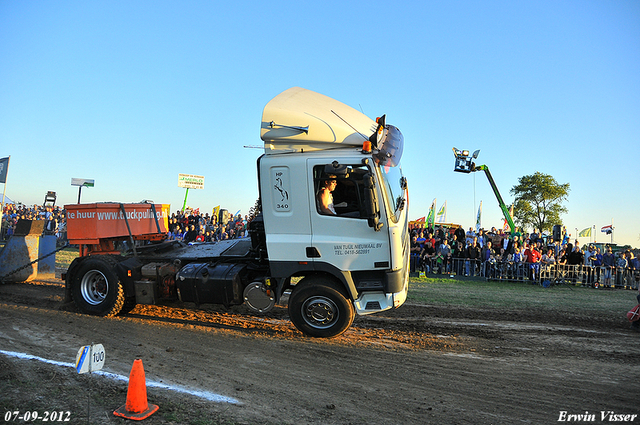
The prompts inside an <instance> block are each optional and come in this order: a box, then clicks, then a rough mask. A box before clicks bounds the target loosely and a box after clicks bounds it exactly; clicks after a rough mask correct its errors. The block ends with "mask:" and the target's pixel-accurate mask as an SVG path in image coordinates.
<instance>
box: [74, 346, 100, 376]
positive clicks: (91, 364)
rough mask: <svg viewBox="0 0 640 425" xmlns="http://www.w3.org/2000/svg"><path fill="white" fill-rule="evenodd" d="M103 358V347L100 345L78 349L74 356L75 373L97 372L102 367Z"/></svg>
mask: <svg viewBox="0 0 640 425" xmlns="http://www.w3.org/2000/svg"><path fill="white" fill-rule="evenodd" d="M104 357H105V356H104V346H103V345H102V344H95V345H85V346H84V347H80V350H78V355H77V356H76V371H77V372H78V373H87V372H89V373H91V372H95V371H98V370H100V369H102V366H104Z"/></svg>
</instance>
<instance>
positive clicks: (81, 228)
mask: <svg viewBox="0 0 640 425" xmlns="http://www.w3.org/2000/svg"><path fill="white" fill-rule="evenodd" d="M169 207H170V206H169V205H168V204H150V203H144V204H119V203H115V202H105V203H94V204H71V205H65V206H64V208H65V210H66V211H67V239H68V240H69V243H70V244H74V245H79V246H80V255H81V256H85V255H91V254H113V253H116V252H118V251H117V250H116V249H115V242H117V241H123V240H131V241H136V240H153V241H159V240H163V239H165V238H166V234H167V232H168V229H169Z"/></svg>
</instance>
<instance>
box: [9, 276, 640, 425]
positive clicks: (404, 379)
mask: <svg viewBox="0 0 640 425" xmlns="http://www.w3.org/2000/svg"><path fill="white" fill-rule="evenodd" d="M62 298H63V286H62V284H60V283H59V281H43V282H38V283H35V284H11V285H0V350H3V351H6V352H9V351H11V352H21V353H27V354H30V355H35V356H38V357H41V358H45V359H49V360H55V361H59V362H65V363H73V362H74V361H75V356H76V353H77V351H78V349H79V348H80V347H81V346H82V345H85V344H90V343H92V342H95V343H101V344H103V345H104V346H105V351H106V354H107V360H106V363H105V370H106V371H108V372H113V373H116V374H120V375H124V376H128V374H129V371H130V370H131V365H132V363H133V360H134V359H135V358H142V359H143V362H144V368H145V372H146V376H147V381H154V382H161V383H162V384H166V385H171V386H175V387H180V388H188V389H193V390H201V391H208V392H211V393H215V394H219V395H221V396H224V397H229V398H232V399H235V400H237V402H238V403H237V404H230V403H226V402H215V401H208V400H206V399H204V398H202V397H198V396H193V395H186V394H182V393H177V392H175V391H172V390H170V389H159V388H152V387H149V388H148V397H149V402H151V403H155V404H158V405H160V410H159V412H157V413H156V414H154V415H153V416H151V417H150V418H148V419H147V420H145V421H144V422H143V423H148V424H163V423H176V424H178V423H194V424H195V423H217V422H207V420H211V419H215V420H219V421H220V422H221V423H229V422H231V423H243V424H244V423H246V424H256V423H269V424H271V423H286V424H387V423H388V424H400V423H402V424H409V423H411V424H424V423H433V424H514V423H525V424H527V423H529V424H547V423H558V419H559V418H561V415H562V413H561V412H563V411H564V412H567V413H566V414H565V415H567V416H565V418H568V417H569V416H568V415H577V414H581V415H582V414H585V412H588V413H589V414H593V415H595V416H594V419H595V420H594V421H589V423H609V422H608V421H606V420H601V411H605V413H606V412H607V411H614V412H615V413H616V414H631V415H633V414H638V413H640V403H639V402H638V394H640V384H639V382H638V377H639V376H640V361H639V359H638V352H639V350H638V349H639V348H640V334H637V333H633V332H631V331H629V330H628V328H627V326H626V324H625V323H624V321H623V320H620V319H618V318H616V317H614V316H607V317H580V316H566V315H552V316H550V315H548V314H544V315H542V314H538V313H537V312H535V311H526V312H522V311H510V310H489V311H487V310H475V309H453V310H452V309H444V308H437V307H430V306H418V305H405V306H403V307H401V308H400V309H399V310H396V311H393V312H388V313H383V314H378V315H375V316H369V317H360V318H356V321H355V323H354V326H353V327H352V328H351V329H350V330H348V331H347V333H345V334H344V335H343V336H341V337H339V338H336V339H332V340H315V339H309V338H305V337H303V336H302V335H301V334H300V333H298V332H297V331H296V330H295V328H294V327H293V326H292V325H291V324H290V323H289V321H288V320H287V312H286V308H284V307H277V308H276V309H275V310H274V311H272V312H271V313H270V314H268V315H266V316H256V315H251V314H249V313H248V312H247V311H246V310H245V309H244V308H243V307H238V308H236V309H232V310H231V311H226V310H224V309H223V308H218V307H213V306H212V307H211V308H204V309H201V310H192V309H190V308H188V307H190V306H188V305H182V304H174V305H170V306H167V305H165V306H138V307H136V309H134V310H133V311H132V312H131V313H129V314H127V315H124V316H120V317H117V318H114V319H103V318H96V317H90V316H84V315H80V314H77V313H75V312H74V311H73V309H72V308H66V309H62V310H61V309H60V307H61V305H62ZM126 386H127V384H126V382H122V381H115V380H113V379H109V378H107V377H104V376H98V375H93V376H89V375H77V374H76V373H75V370H74V369H72V368H69V367H64V366H56V365H51V364H47V363H42V362H40V361H37V360H25V359H20V358H16V357H13V356H9V355H4V354H0V408H2V409H5V410H6V409H12V410H21V411H24V410H25V409H27V408H29V409H39V410H41V411H44V410H47V409H48V410H53V409H55V410H63V411H69V412H70V418H71V421H70V422H69V423H87V419H86V417H87V410H88V408H87V405H90V410H91V413H90V416H91V423H93V424H103V423H104V424H107V423H124V422H123V421H124V420H123V419H119V418H115V417H114V416H113V415H112V414H111V412H112V411H113V410H115V409H116V408H118V407H120V405H122V404H124V402H125V399H126ZM4 413H5V412H4V411H0V414H4ZM226 421H228V422H226ZM574 422H575V421H574ZM633 422H635V423H640V418H638V417H637V416H636V417H635V418H634V420H633ZM18 423H19V422H18ZM34 423H38V422H34ZM583 423H585V422H583Z"/></svg>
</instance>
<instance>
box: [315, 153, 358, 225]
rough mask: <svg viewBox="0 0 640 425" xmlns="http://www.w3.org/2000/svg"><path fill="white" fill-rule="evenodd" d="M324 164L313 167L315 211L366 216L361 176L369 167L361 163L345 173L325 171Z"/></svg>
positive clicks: (343, 215)
mask: <svg viewBox="0 0 640 425" xmlns="http://www.w3.org/2000/svg"><path fill="white" fill-rule="evenodd" d="M324 170H325V166H324V165H317V166H315V167H314V169H313V178H314V183H315V193H316V197H315V198H316V207H317V211H318V213H320V214H323V215H335V216H338V217H348V218H366V215H365V213H364V208H363V204H362V200H363V199H364V184H363V177H364V175H365V174H367V173H368V172H369V169H368V168H367V167H366V166H363V165H353V166H350V167H349V172H348V173H347V174H346V175H335V174H330V173H326V172H325V171H324Z"/></svg>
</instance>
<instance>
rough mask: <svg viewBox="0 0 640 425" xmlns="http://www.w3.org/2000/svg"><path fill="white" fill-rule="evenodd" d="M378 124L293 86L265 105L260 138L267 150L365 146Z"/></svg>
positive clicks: (340, 104)
mask: <svg viewBox="0 0 640 425" xmlns="http://www.w3.org/2000/svg"><path fill="white" fill-rule="evenodd" d="M376 129H377V124H376V122H375V121H374V120H372V119H371V118H369V117H367V116H366V115H364V114H363V113H361V112H360V111H357V110H355V109H353V108H352V107H350V106H347V105H345V104H344V103H342V102H339V101H337V100H335V99H332V98H330V97H327V96H325V95H322V94H319V93H316V92H314V91H311V90H307V89H303V88H300V87H293V88H290V89H288V90H286V91H284V92H282V93H280V94H279V95H277V96H276V97H274V98H273V99H271V101H270V102H269V103H267V105H266V106H265V107H264V110H263V112H262V125H261V127H260V138H261V139H262V140H263V141H264V150H265V153H266V154H267V155H268V154H274V153H283V152H309V151H317V150H329V149H336V148H345V147H362V144H363V142H365V141H367V140H369V138H370V137H371V135H372V134H374V133H375V132H376Z"/></svg>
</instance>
